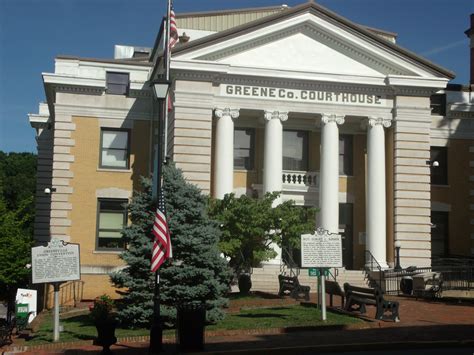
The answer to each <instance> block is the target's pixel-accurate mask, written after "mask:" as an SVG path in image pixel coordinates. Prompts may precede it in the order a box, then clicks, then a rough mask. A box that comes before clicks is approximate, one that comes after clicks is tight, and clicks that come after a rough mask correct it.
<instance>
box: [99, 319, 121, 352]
mask: <svg viewBox="0 0 474 355" xmlns="http://www.w3.org/2000/svg"><path fill="white" fill-rule="evenodd" d="M95 327H96V329H97V339H95V340H94V345H99V346H102V348H103V349H102V353H103V354H111V351H110V346H111V345H113V344H115V343H116V342H117V338H116V337H115V328H116V327H117V321H116V320H114V319H108V320H104V321H98V322H95Z"/></svg>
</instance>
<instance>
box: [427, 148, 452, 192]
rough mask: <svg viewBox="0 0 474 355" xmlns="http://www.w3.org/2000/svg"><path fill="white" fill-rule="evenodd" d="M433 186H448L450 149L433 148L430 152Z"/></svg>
mask: <svg viewBox="0 0 474 355" xmlns="http://www.w3.org/2000/svg"><path fill="white" fill-rule="evenodd" d="M430 166H431V184H432V185H447V184H448V148H447V147H431V151H430Z"/></svg>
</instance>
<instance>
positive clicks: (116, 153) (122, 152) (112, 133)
mask: <svg viewBox="0 0 474 355" xmlns="http://www.w3.org/2000/svg"><path fill="white" fill-rule="evenodd" d="M129 133H130V132H129V131H128V130H119V129H110V128H107V129H102V131H101V137H100V138H101V139H100V144H101V145H100V167H101V168H110V169H128V167H129V155H130V154H129Z"/></svg>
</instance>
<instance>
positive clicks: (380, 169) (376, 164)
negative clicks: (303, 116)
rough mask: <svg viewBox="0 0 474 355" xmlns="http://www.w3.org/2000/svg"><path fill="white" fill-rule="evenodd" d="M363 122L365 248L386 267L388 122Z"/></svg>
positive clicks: (373, 118)
mask: <svg viewBox="0 0 474 355" xmlns="http://www.w3.org/2000/svg"><path fill="white" fill-rule="evenodd" d="M367 123H368V124H367V199H366V214H365V215H366V232H367V233H366V250H368V251H370V253H371V254H372V255H373V257H374V258H375V259H376V260H377V262H378V263H379V264H380V265H381V266H382V267H383V268H387V267H388V265H387V258H386V255H387V249H386V244H387V242H386V239H387V238H386V230H387V223H386V219H387V217H386V197H385V196H386V193H387V191H386V188H385V132H384V127H390V125H391V121H390V120H387V119H383V118H376V117H369V118H368V120H367ZM366 261H368V260H366Z"/></svg>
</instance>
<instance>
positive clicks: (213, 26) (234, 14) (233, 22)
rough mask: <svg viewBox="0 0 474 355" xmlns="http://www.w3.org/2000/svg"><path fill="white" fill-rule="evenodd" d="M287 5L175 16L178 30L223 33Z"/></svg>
mask: <svg viewBox="0 0 474 355" xmlns="http://www.w3.org/2000/svg"><path fill="white" fill-rule="evenodd" d="M290 8H291V7H290V6H288V5H280V6H271V7H255V8H244V9H232V10H216V11H202V12H188V13H181V14H176V19H177V23H178V28H184V29H194V30H208V31H216V32H219V31H224V30H227V29H229V28H232V27H236V26H239V25H243V24H245V23H249V22H251V21H254V20H258V19H260V18H263V17H266V16H270V15H274V14H277V13H280V12H282V11H285V10H288V9H290ZM364 27H365V28H366V29H368V30H369V31H372V32H375V33H377V34H379V35H382V36H385V37H389V38H392V39H393V40H395V39H396V37H397V35H398V34H397V33H394V32H389V31H386V30H382V29H379V28H373V27H368V26H364Z"/></svg>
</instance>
